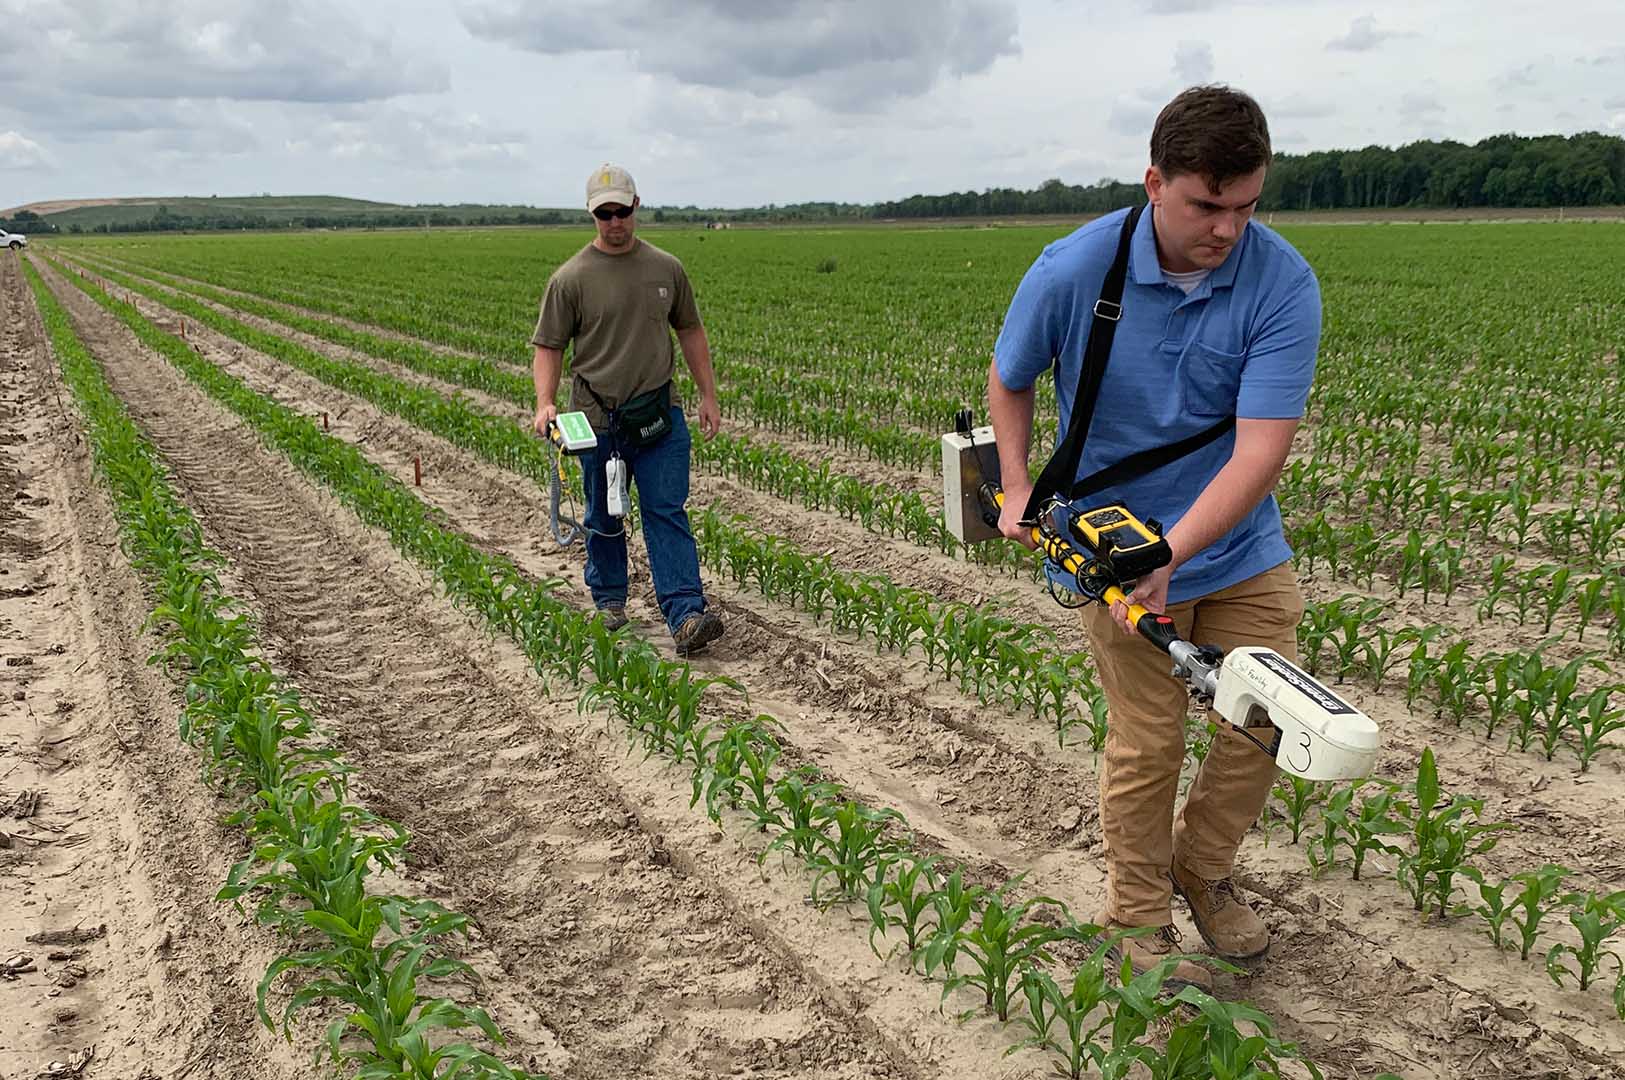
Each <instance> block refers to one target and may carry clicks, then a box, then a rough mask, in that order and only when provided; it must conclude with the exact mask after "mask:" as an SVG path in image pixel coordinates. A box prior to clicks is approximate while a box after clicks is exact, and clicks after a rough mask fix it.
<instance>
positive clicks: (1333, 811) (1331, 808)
mask: <svg viewBox="0 0 1625 1080" xmlns="http://www.w3.org/2000/svg"><path fill="white" fill-rule="evenodd" d="M1364 782H1365V781H1364V780H1363V779H1360V780H1355V781H1353V782H1351V783H1350V784H1349V785H1348V786H1347V787H1341V788H1333V789H1332V790H1331V791H1330V792H1329V793H1328V794H1327V796H1326V800H1325V802H1324V803H1322V804H1321V808H1320V831H1319V832H1318V833H1316V834H1315V835H1314V836H1312V837H1310V839H1309V842H1308V843H1307V844H1305V845H1304V851H1303V853H1304V856H1305V857H1306V858H1307V859H1308V860H1309V866H1310V867H1311V868H1312V869H1313V870H1314V875H1315V877H1317V878H1318V877H1322V876H1324V875H1325V874H1326V873H1327V872H1328V871H1330V870H1331V869H1332V867H1334V866H1336V865H1337V849H1338V848H1339V847H1340V846H1342V845H1341V838H1342V836H1343V834H1344V833H1345V832H1346V831H1347V830H1348V828H1349V811H1350V809H1351V808H1352V807H1353V805H1354V794H1355V792H1357V791H1358V790H1359V789H1360V786H1361V785H1362V784H1363V783H1364Z"/></svg>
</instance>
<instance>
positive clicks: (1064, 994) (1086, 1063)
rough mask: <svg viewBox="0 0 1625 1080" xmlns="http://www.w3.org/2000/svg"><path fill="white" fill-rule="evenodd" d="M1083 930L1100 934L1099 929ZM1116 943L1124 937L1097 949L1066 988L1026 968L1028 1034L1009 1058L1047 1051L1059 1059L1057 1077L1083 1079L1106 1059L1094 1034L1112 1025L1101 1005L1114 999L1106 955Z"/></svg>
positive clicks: (1111, 939)
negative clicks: (1020, 1053) (1020, 1052)
mask: <svg viewBox="0 0 1625 1080" xmlns="http://www.w3.org/2000/svg"><path fill="white" fill-rule="evenodd" d="M1079 929H1080V930H1089V929H1092V930H1095V931H1097V932H1098V931H1099V929H1100V928H1099V927H1087V926H1080V927H1079ZM1118 940H1120V935H1111V936H1108V937H1106V938H1104V940H1101V941H1100V942H1099V943H1098V944H1097V945H1095V947H1094V951H1093V952H1091V953H1090V954H1089V956H1088V957H1087V958H1085V960H1084V961H1083V963H1081V964H1079V965H1078V969H1077V970H1076V971H1075V972H1073V974H1072V979H1071V981H1070V982H1069V983H1068V984H1067V985H1066V987H1065V989H1063V988H1062V987H1061V984H1059V983H1057V982H1056V981H1055V979H1054V977H1053V976H1051V975H1050V974H1049V972H1047V971H1045V970H1044V969H1043V968H1041V967H1036V966H1029V967H1027V968H1024V969H1023V970H1022V972H1021V992H1022V996H1023V997H1024V998H1025V999H1026V1002H1027V1012H1026V1015H1024V1016H1022V1017H1021V1023H1022V1026H1024V1027H1025V1028H1026V1029H1027V1031H1028V1035H1027V1037H1026V1038H1025V1039H1022V1040H1021V1041H1020V1042H1018V1043H1016V1044H1015V1045H1013V1046H1011V1047H1010V1048H1008V1049H1007V1050H1005V1055H1006V1056H1009V1055H1010V1054H1013V1053H1015V1052H1016V1051H1018V1050H1025V1049H1028V1048H1036V1049H1039V1050H1047V1051H1049V1052H1050V1053H1051V1054H1053V1055H1055V1056H1056V1057H1057V1058H1059V1061H1058V1062H1056V1063H1055V1066H1054V1067H1055V1072H1056V1073H1057V1074H1058V1075H1060V1076H1064V1077H1067V1078H1068V1080H1082V1077H1083V1074H1084V1072H1085V1071H1086V1070H1087V1069H1088V1068H1089V1067H1090V1065H1091V1064H1093V1063H1095V1062H1096V1061H1097V1060H1099V1059H1100V1058H1101V1057H1104V1056H1105V1051H1104V1048H1103V1047H1101V1046H1100V1045H1099V1044H1098V1043H1097V1042H1096V1041H1095V1036H1097V1035H1099V1034H1100V1032H1101V1030H1102V1029H1103V1028H1105V1027H1106V1026H1107V1025H1108V1024H1110V1023H1111V1021H1112V1015H1111V1012H1110V1010H1109V1009H1107V1008H1103V1006H1104V1005H1106V1003H1107V1002H1108V1001H1109V1000H1110V999H1109V993H1110V985H1109V983H1108V981H1107V971H1108V970H1109V968H1108V963H1107V954H1108V952H1109V950H1110V949H1111V948H1112V946H1113V945H1115V944H1116V942H1117V941H1118Z"/></svg>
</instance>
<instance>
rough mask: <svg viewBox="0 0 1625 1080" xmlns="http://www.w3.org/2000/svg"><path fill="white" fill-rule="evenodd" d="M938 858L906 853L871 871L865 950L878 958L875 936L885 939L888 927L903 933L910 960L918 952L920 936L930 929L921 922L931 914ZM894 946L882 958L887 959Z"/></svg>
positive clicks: (905, 951)
mask: <svg viewBox="0 0 1625 1080" xmlns="http://www.w3.org/2000/svg"><path fill="white" fill-rule="evenodd" d="M938 861H939V860H938V858H937V857H936V856H935V855H927V856H924V857H921V856H917V855H910V854H906V853H902V854H893V855H888V856H886V857H885V858H884V859H882V860H881V862H880V865H879V866H878V867H877V868H876V870H875V880H874V884H873V885H870V886H869V895H868V905H869V948H871V949H873V950H874V952H875V955H876V956H881V955H882V954H881V952H880V949H879V947H878V946H876V945H875V935H876V934H881V935H885V934H886V933H887V932H888V931H889V930H890V929H891V928H892V927H896V928H897V929H899V930H902V931H903V941H902V948H903V950H904V953H905V954H906V955H908V956H913V955H914V954H915V953H916V952H917V951H918V950H919V948H920V944H921V942H922V941H923V940H924V935H925V932H926V931H927V930H929V929H930V925H931V924H930V923H928V922H926V921H925V916H926V914H927V913H928V912H929V911H930V910H931V901H932V898H933V897H934V896H935V894H936V892H937V890H938V888H939V887H940V885H941V879H940V877H939V876H938V874H937V869H936V868H937V864H938ZM895 951H896V947H895V946H894V947H893V948H892V949H891V950H889V951H888V952H886V953H885V954H884V956H885V957H888V958H889V957H890V956H891V954H892V953H893V952H895Z"/></svg>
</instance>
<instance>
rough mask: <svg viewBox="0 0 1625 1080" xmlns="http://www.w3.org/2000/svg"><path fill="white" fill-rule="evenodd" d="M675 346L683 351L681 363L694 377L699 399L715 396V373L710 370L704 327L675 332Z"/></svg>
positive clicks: (709, 352)
mask: <svg viewBox="0 0 1625 1080" xmlns="http://www.w3.org/2000/svg"><path fill="white" fill-rule="evenodd" d="M677 344H678V345H679V346H680V347H681V348H682V350H683V362H684V363H685V364H687V365H688V373H689V374H690V375H692V376H694V385H695V387H696V388H698V389H699V391H700V396H701V397H707V398H714V397H716V396H717V377H716V372H714V371H713V370H712V369H711V342H710V341H709V340H708V339H707V338H706V336H705V327H703V326H696V327H695V328H694V329H692V330H679V331H677Z"/></svg>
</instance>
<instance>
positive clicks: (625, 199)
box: [587, 161, 638, 210]
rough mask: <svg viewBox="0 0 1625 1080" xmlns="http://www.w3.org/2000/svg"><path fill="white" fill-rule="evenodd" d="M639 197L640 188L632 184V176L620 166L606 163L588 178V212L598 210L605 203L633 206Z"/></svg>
mask: <svg viewBox="0 0 1625 1080" xmlns="http://www.w3.org/2000/svg"><path fill="white" fill-rule="evenodd" d="M637 197H638V186H637V185H636V184H634V183H633V182H632V174H631V173H629V172H627V171H626V170H625V169H623V168H621V167H620V166H619V165H611V164H610V163H609V162H607V161H606V162H604V164H602V165H600V166H598V168H596V169H594V170H593V172H592V175H591V176H589V177H587V209H588V210H596V209H598V208H599V207H600V206H602V205H603V204H604V203H611V202H612V203H620V204H621V205H622V206H631V205H632V203H633V202H634V201H635V200H636V199H637Z"/></svg>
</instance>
